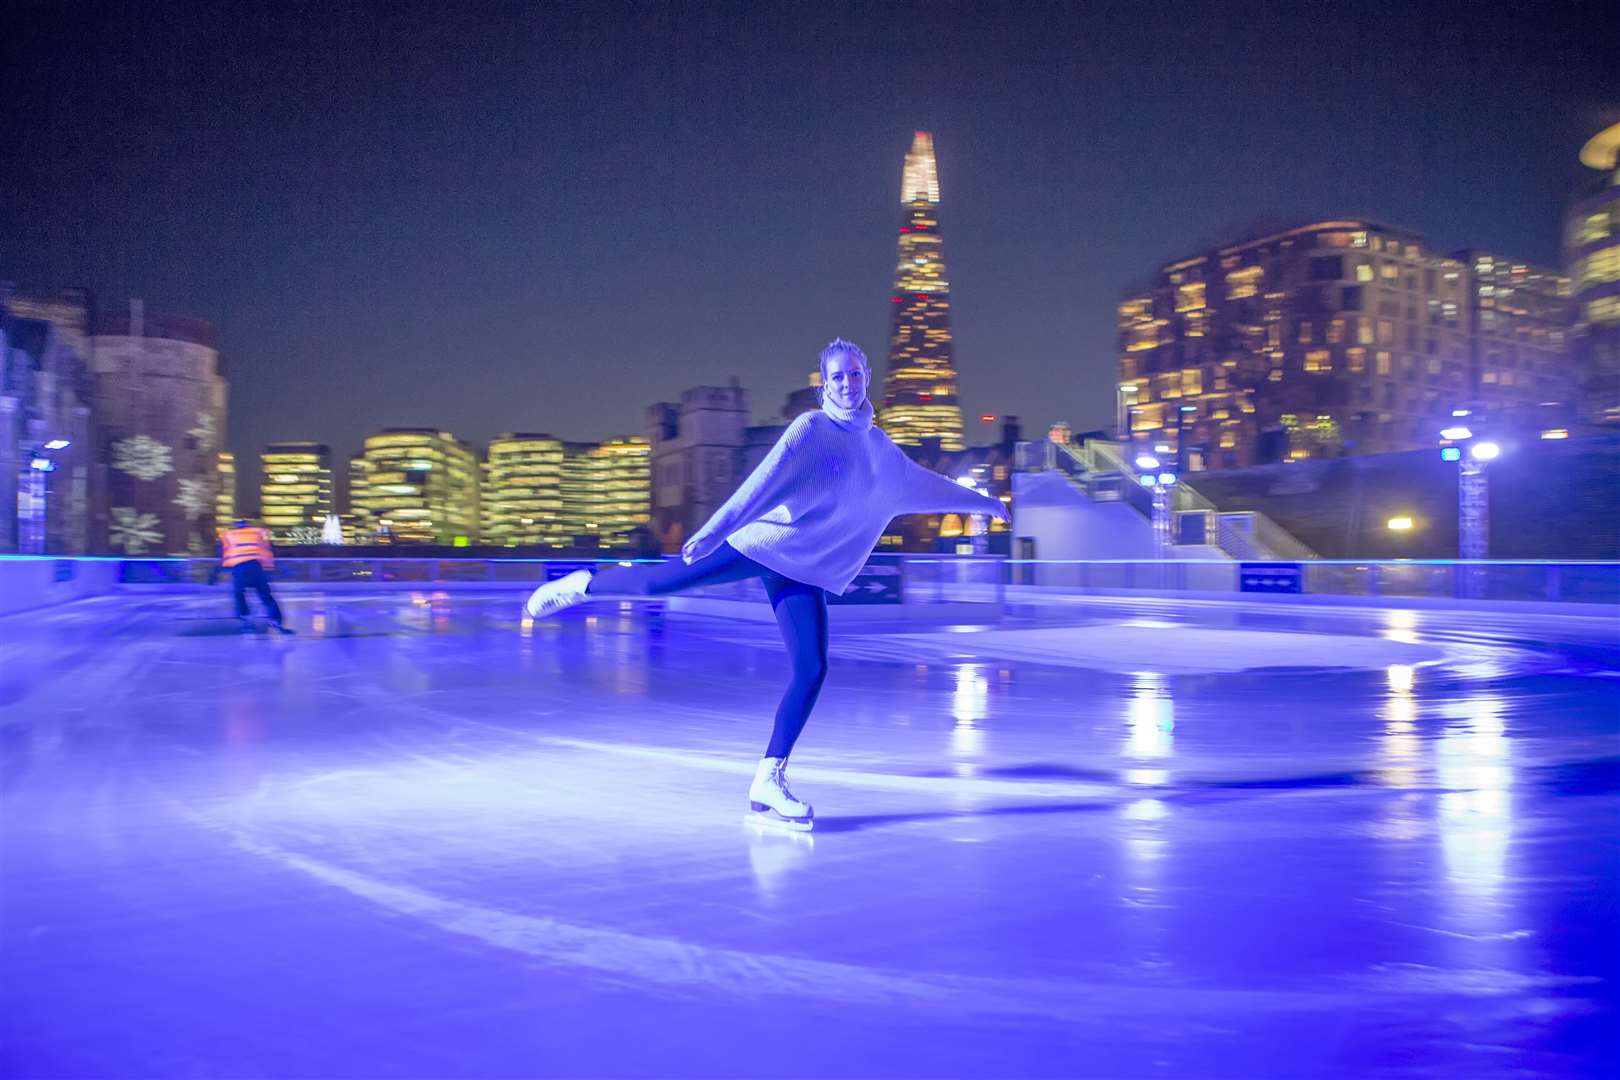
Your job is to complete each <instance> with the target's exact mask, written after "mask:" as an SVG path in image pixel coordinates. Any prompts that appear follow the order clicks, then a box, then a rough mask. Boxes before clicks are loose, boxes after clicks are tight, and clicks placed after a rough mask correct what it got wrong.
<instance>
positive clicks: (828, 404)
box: [821, 397, 873, 431]
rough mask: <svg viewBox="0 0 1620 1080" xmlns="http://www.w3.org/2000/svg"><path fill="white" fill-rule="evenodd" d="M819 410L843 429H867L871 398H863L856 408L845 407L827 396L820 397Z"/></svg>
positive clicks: (871, 414) (869, 422) (869, 418)
mask: <svg viewBox="0 0 1620 1080" xmlns="http://www.w3.org/2000/svg"><path fill="white" fill-rule="evenodd" d="M821 411H822V412H824V413H826V414H827V415H828V416H830V417H832V419H833V423H835V424H837V425H838V426H839V427H841V428H843V429H844V430H845V431H869V430H870V429H871V427H872V420H873V412H872V402H871V399H870V398H868V399H864V400H862V402H861V405H860V408H858V409H846V408H844V407H843V406H842V405H839V404H838V403H837V402H836V401H834V400H833V399H832V398H829V397H823V398H822V399H821Z"/></svg>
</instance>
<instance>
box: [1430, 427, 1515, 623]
mask: <svg viewBox="0 0 1620 1080" xmlns="http://www.w3.org/2000/svg"><path fill="white" fill-rule="evenodd" d="M1468 414H1469V412H1468V410H1467V409H1456V410H1454V411H1453V412H1452V414H1451V415H1452V416H1453V417H1454V418H1462V417H1466V416H1468ZM1440 438H1442V439H1444V440H1445V441H1446V442H1448V443H1450V444H1452V445H1449V446H1446V447H1444V448H1443V449H1442V450H1441V451H1440V457H1441V459H1442V460H1445V461H1455V462H1456V463H1457V558H1459V559H1462V560H1464V561H1478V560H1483V559H1488V558H1490V554H1491V492H1490V483H1489V480H1488V477H1487V475H1486V466H1488V465H1489V464H1490V463H1491V462H1493V461H1495V460H1496V459H1497V458H1498V457H1500V456H1501V455H1502V448H1501V447H1500V446H1498V445H1497V444H1496V443H1494V442H1490V441H1489V440H1485V439H1476V438H1475V437H1474V432H1473V431H1472V430H1471V429H1469V428H1468V427H1467V426H1466V425H1465V424H1463V423H1461V422H1458V423H1454V424H1452V426H1451V427H1448V428H1446V429H1445V430H1444V431H1442V432H1440ZM1463 580H1464V581H1465V582H1466V587H1465V588H1464V590H1463V592H1464V594H1465V595H1466V596H1469V597H1479V596H1483V595H1484V581H1483V579H1482V577H1481V575H1480V571H1479V568H1478V567H1466V568H1464V573H1463Z"/></svg>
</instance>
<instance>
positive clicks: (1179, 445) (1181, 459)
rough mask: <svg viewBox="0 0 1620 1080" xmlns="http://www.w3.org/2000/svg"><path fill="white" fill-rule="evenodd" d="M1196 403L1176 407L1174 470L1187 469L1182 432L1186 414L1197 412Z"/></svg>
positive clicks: (1184, 441)
mask: <svg viewBox="0 0 1620 1080" xmlns="http://www.w3.org/2000/svg"><path fill="white" fill-rule="evenodd" d="M1197 411H1198V406H1196V405H1182V406H1181V407H1179V408H1178V409H1176V471H1177V472H1183V473H1184V472H1186V471H1187V436H1186V435H1184V434H1183V433H1182V428H1183V426H1184V425H1185V424H1186V421H1187V414H1188V413H1192V412H1197Z"/></svg>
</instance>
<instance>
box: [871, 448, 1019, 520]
mask: <svg viewBox="0 0 1620 1080" xmlns="http://www.w3.org/2000/svg"><path fill="white" fill-rule="evenodd" d="M895 457H896V458H898V460H899V480H898V489H899V490H898V491H897V492H896V498H895V502H896V507H895V511H894V512H895V516H896V517H898V516H899V515H901V514H988V515H989V516H991V517H998V518H1000V519H1002V520H1003V521H1010V520H1011V518H1012V515H1011V514H1010V513H1009V512H1008V510H1007V507H1006V506H1005V505H1004V504H1003V503H1002V502H1001V501H1000V500H999V499H992V498H991V497H990V496H988V495H980V494H979V493H978V492H977V491H974V490H973V489H972V488H967V487H963V486H962V485H961V484H958V483H957V482H956V481H954V480H951V479H949V478H947V477H944V476H941V475H940V474H939V473H937V472H935V471H934V470H932V469H925V468H923V467H922V466H921V465H918V464H917V463H916V462H915V461H912V460H911V459H910V458H908V457H906V455H905V453H904V452H903V451H902V450H900V449H899V448H898V447H896V448H895Z"/></svg>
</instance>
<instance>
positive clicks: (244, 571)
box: [231, 562, 281, 624]
mask: <svg viewBox="0 0 1620 1080" xmlns="http://www.w3.org/2000/svg"><path fill="white" fill-rule="evenodd" d="M249 589H252V590H253V591H254V592H256V593H258V594H259V602H260V603H262V604H263V605H264V613H265V614H266V615H268V616H270V621H271V622H273V623H277V624H279V623H280V622H281V605H280V604H278V603H276V598H275V597H273V596H271V595H270V575H269V574H267V573H265V572H264V567H262V566H260V565H259V564H258V563H256V562H245V563H237V564H236V565H235V566H233V567H231V596H232V598H233V599H234V600H235V601H236V617H237V618H238V619H245V618H247V613H248V602H247V591H248V590H249Z"/></svg>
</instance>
